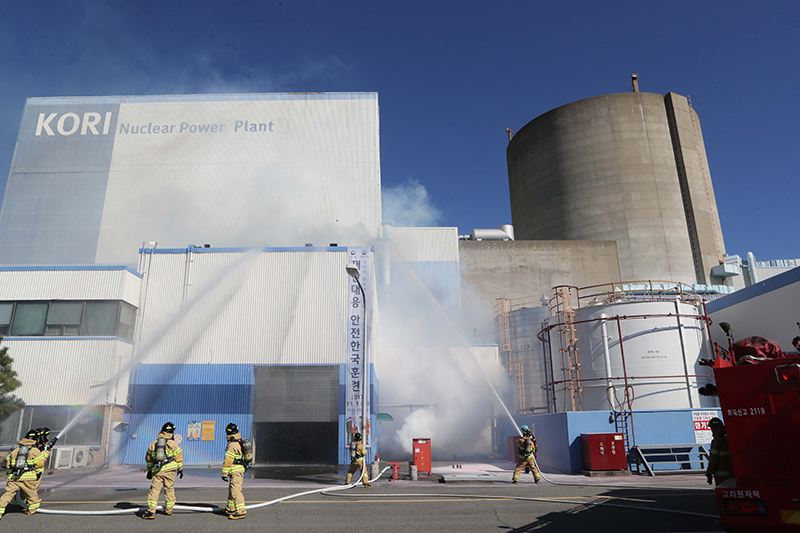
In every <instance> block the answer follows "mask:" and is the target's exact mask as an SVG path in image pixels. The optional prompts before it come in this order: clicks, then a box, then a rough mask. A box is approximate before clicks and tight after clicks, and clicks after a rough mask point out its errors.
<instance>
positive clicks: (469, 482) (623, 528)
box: [2, 462, 722, 533]
mask: <svg viewBox="0 0 800 533" xmlns="http://www.w3.org/2000/svg"><path fill="white" fill-rule="evenodd" d="M404 466H405V465H404ZM513 466H514V465H513V464H512V463H508V462H498V463H453V464H446V463H438V464H435V465H434V468H433V472H432V474H433V475H432V476H430V477H428V476H425V475H423V476H420V478H419V480H418V481H410V480H409V479H408V470H407V466H405V468H402V469H401V472H400V474H401V476H400V477H401V479H398V480H397V481H389V475H390V474H391V470H389V471H388V472H386V473H385V474H384V476H383V477H382V478H381V479H380V480H379V481H376V482H375V483H374V486H373V487H372V488H364V487H361V486H357V487H353V488H349V489H344V490H336V491H332V492H324V493H320V492H317V493H313V494H306V495H302V496H299V497H296V498H293V499H289V500H286V501H282V502H280V503H275V504H271V505H267V506H262V507H260V508H256V509H251V510H250V511H249V512H248V514H247V518H246V519H244V520H237V521H232V520H228V519H227V518H226V517H225V516H223V515H221V514H217V513H215V512H198V511H181V510H176V511H175V513H174V514H173V515H172V516H166V515H163V514H161V513H159V514H157V516H156V519H155V520H142V519H141V518H139V516H140V515H141V512H140V511H138V510H139V508H140V507H142V506H144V505H145V500H146V499H147V489H148V488H149V486H150V482H149V481H148V480H147V479H146V478H145V475H144V473H142V472H141V469H140V468H138V467H117V468H111V469H104V470H95V469H85V470H80V469H72V470H66V471H63V470H62V471H56V472H53V473H52V474H51V475H46V476H45V478H44V480H43V482H42V489H41V490H40V497H41V498H42V499H43V503H42V507H41V509H42V510H47V511H58V510H63V511H81V512H86V511H89V512H95V511H100V512H104V511H126V510H127V512H126V513H125V514H118V515H111V516H103V515H93V516H75V515H64V514H46V513H41V512H40V513H37V514H36V515H34V516H27V515H24V514H22V513H21V509H19V508H15V507H13V506H11V507H9V509H8V511H7V514H6V516H5V517H4V518H3V520H2V525H3V526H5V527H19V528H25V529H29V528H31V527H34V528H47V529H53V530H57V531H59V532H66V531H76V532H77V531H81V532H94V531H97V532H101V531H102V532H103V533H107V532H108V531H109V530H112V531H114V532H120V533H121V532H127V531H137V532H138V531H141V530H143V529H144V530H152V531H164V530H165V529H167V528H169V529H178V530H181V531H183V530H187V531H189V530H191V531H196V532H198V533H203V532H206V531H207V532H209V533H210V532H211V531H214V532H218V531H219V530H225V531H227V530H231V529H233V528H236V529H239V530H243V531H265V530H267V531H298V532H301V531H302V532H304V533H306V532H313V531H320V532H328V531H354V530H355V531H359V530H360V531H365V530H369V531H373V530H375V531H378V530H379V531H382V532H383V531H385V532H398V533H399V532H408V531H463V532H479V531H503V532H505V531H510V532H517V531H519V532H522V531H545V532H547V531H552V532H556V531H558V532H563V531H582V530H587V531H609V532H611V531H613V532H615V533H627V532H651V531H652V532H664V533H670V532H695V533H701V532H708V531H722V529H721V528H720V527H719V526H718V525H716V518H717V516H718V514H717V507H716V500H715V497H714V491H713V490H711V488H710V487H709V486H708V485H707V484H706V482H705V476H703V475H702V474H683V475H664V476H656V477H649V476H643V475H631V476H624V477H586V476H571V475H563V474H550V473H546V472H545V473H544V476H545V479H543V480H542V481H541V483H539V484H538V485H537V484H534V482H533V478H532V476H531V475H530V474H528V475H527V476H526V475H523V477H522V479H521V482H520V483H519V484H516V485H514V484H511V481H510V480H511V474H512V470H513ZM344 473H345V469H344V467H342V468H339V469H337V470H336V471H323V470H320V469H302V470H294V471H292V470H290V469H283V470H277V469H273V470H261V469H255V471H254V472H253V474H254V477H250V478H248V479H246V480H245V485H244V494H245V497H246V498H247V502H248V506H252V505H257V504H259V503H262V502H269V501H272V500H276V499H279V498H284V497H286V496H291V495H295V494H301V493H306V492H309V491H314V490H318V489H334V488H341V487H342V486H343V483H344V479H343V478H344ZM219 474H220V469H219V467H218V466H215V467H213V468H188V467H187V468H186V469H185V475H184V478H183V479H178V480H177V481H176V490H177V496H178V505H191V506H196V507H202V508H207V509H209V510H212V509H214V508H219V507H223V506H224V505H225V500H226V499H227V484H226V483H225V482H223V481H222V480H221V479H220V476H219ZM441 479H445V480H448V481H447V482H445V483H442V482H440V480H441ZM160 501H161V502H163V495H162V496H161V499H160Z"/></svg>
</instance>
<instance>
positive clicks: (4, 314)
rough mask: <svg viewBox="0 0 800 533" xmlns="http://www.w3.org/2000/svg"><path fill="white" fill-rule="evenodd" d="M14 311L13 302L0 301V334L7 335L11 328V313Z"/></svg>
mask: <svg viewBox="0 0 800 533" xmlns="http://www.w3.org/2000/svg"><path fill="white" fill-rule="evenodd" d="M13 311H14V304H13V303H11V302H7V303H6V302H2V303H0V336H6V335H8V330H9V329H10V328H11V314H12V313H13Z"/></svg>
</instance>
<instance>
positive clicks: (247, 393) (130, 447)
mask: <svg viewBox="0 0 800 533" xmlns="http://www.w3.org/2000/svg"><path fill="white" fill-rule="evenodd" d="M131 382H132V386H131V413H132V414H131V417H130V422H131V426H130V427H129V428H128V429H127V434H128V435H130V436H131V437H132V436H133V435H134V434H135V435H136V437H135V438H131V439H130V440H128V443H127V448H126V450H125V456H124V460H123V462H124V463H125V464H142V463H144V456H145V453H146V451H147V447H148V446H149V445H150V443H151V442H152V441H153V439H155V437H156V435H157V433H158V431H159V430H160V429H161V426H162V425H163V424H164V423H165V422H168V421H169V422H172V423H173V424H175V426H176V428H177V430H176V433H177V434H180V435H181V436H182V437H185V436H186V432H187V429H188V424H189V421H214V422H215V436H214V440H213V441H188V440H186V439H185V438H184V439H183V441H182V442H181V449H182V450H183V454H184V462H186V463H188V464H207V463H220V465H221V463H222V460H223V457H224V454H225V426H226V425H228V423H230V422H233V423H235V424H237V425H238V426H239V429H240V430H241V432H242V436H243V437H245V438H251V433H250V432H251V428H252V425H253V416H252V406H253V367H252V365H246V364H242V365H236V364H234V365H230V364H210V365H206V364H202V365H174V364H146V365H139V367H138V368H137V369H136V371H135V372H134V374H133V376H132V378H131Z"/></svg>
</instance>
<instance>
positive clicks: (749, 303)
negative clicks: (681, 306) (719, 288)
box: [707, 268, 800, 352]
mask: <svg viewBox="0 0 800 533" xmlns="http://www.w3.org/2000/svg"><path fill="white" fill-rule="evenodd" d="M707 308H708V313H709V316H710V317H711V319H712V320H713V321H714V325H713V326H712V328H711V333H712V335H713V336H714V340H715V341H717V342H719V343H720V344H722V345H723V346H724V345H725V334H724V333H723V332H722V330H721V329H720V328H719V326H718V324H719V323H720V322H727V323H729V324H730V325H731V328H733V335H734V339H736V340H738V339H743V338H745V337H751V336H754V335H757V336H760V337H766V338H768V339H772V340H775V341H778V343H780V345H781V348H782V349H783V351H784V352H792V351H795V350H794V348H793V347H792V339H793V338H794V337H796V336H797V335H800V329H798V326H797V322H800V268H795V269H793V270H789V271H787V272H785V273H783V274H779V275H777V276H773V277H771V278H768V279H767V280H765V281H760V282H758V283H756V284H755V285H751V286H749V287H747V288H745V289H742V290H739V291H736V292H735V293H733V294H730V295H728V296H725V297H723V298H719V299H718V300H715V301H713V302H709V303H708V304H707Z"/></svg>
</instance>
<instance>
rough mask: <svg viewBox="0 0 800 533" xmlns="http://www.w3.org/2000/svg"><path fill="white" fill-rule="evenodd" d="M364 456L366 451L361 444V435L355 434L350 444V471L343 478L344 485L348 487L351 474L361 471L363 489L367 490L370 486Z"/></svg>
mask: <svg viewBox="0 0 800 533" xmlns="http://www.w3.org/2000/svg"><path fill="white" fill-rule="evenodd" d="M366 455H367V450H366V448H364V445H363V444H362V443H361V433H355V434H354V435H353V440H352V441H351V442H350V469H349V470H348V471H347V475H346V476H345V478H344V484H345V485H349V484H350V480H351V479H352V478H353V474H355V473H356V471H358V470H361V482H362V483H363V484H364V487H366V488H369V487H371V486H372V485H370V483H369V474H368V473H367V469H366V462H365V459H364V457H365V456H366Z"/></svg>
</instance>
